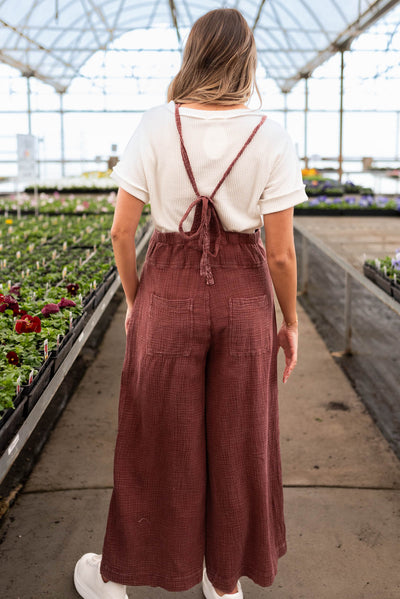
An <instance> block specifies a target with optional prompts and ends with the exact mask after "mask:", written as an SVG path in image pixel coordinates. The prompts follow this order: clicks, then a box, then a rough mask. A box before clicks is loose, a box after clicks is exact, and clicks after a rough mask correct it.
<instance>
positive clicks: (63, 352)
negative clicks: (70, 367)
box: [53, 331, 74, 374]
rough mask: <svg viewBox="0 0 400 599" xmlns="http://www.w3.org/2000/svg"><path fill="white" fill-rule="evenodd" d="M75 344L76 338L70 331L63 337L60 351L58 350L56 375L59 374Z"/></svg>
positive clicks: (55, 361) (55, 360) (55, 364)
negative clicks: (58, 371)
mask: <svg viewBox="0 0 400 599" xmlns="http://www.w3.org/2000/svg"><path fill="white" fill-rule="evenodd" d="M73 344H74V336H73V334H72V331H68V333H67V334H66V335H65V337H63V339H62V340H61V343H60V345H59V347H58V349H57V350H56V354H55V356H54V371H53V372H54V374H55V373H56V372H57V370H58V369H59V367H60V366H61V364H62V363H63V361H64V359H65V358H66V356H67V355H68V353H69V351H70V349H71V347H72V346H73Z"/></svg>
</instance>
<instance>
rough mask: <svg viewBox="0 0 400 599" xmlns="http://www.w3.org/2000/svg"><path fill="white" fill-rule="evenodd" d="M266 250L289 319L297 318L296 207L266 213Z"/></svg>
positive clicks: (275, 285)
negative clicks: (294, 210)
mask: <svg viewBox="0 0 400 599" xmlns="http://www.w3.org/2000/svg"><path fill="white" fill-rule="evenodd" d="M264 228H265V249H266V253H267V261H268V266H269V270H270V273H271V278H272V281H273V284H274V288H275V292H276V296H277V298H278V301H279V305H280V307H281V310H282V313H283V318H284V319H285V321H286V322H289V323H291V322H294V321H295V320H296V295H297V263H296V251H295V246H294V237H293V207H291V208H287V209H286V210H281V211H280V212H273V213H272V214H264Z"/></svg>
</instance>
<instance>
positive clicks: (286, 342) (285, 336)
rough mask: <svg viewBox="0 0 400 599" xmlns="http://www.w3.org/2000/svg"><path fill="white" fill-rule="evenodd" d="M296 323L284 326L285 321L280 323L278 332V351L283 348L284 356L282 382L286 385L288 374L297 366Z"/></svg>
mask: <svg viewBox="0 0 400 599" xmlns="http://www.w3.org/2000/svg"><path fill="white" fill-rule="evenodd" d="M298 334H299V331H298V323H296V324H291V325H290V326H289V327H288V326H286V323H285V321H283V322H282V324H281V328H280V329H279V332H278V349H279V347H282V348H283V351H284V354H285V361H286V366H285V370H284V372H283V382H284V383H286V381H287V380H288V378H289V376H290V373H291V372H292V370H293V368H294V367H295V366H296V364H297V345H298Z"/></svg>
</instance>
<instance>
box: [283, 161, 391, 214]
mask: <svg viewBox="0 0 400 599" xmlns="http://www.w3.org/2000/svg"><path fill="white" fill-rule="evenodd" d="M302 172H303V181H304V183H305V184H306V188H305V191H306V194H307V196H308V197H309V199H308V201H304V202H302V203H301V204H297V205H296V206H295V208H294V212H295V214H311V215H330V214H333V215H363V216H376V215H377V214H379V215H385V216H399V215H400V196H397V197H396V196H393V197H389V196H384V195H375V194H374V192H373V190H372V189H371V188H369V187H362V186H361V185H355V184H354V183H352V182H351V181H346V182H345V183H339V182H338V181H335V180H334V179H329V178H327V177H324V176H322V175H320V174H319V173H318V171H317V170H316V169H303V171H302Z"/></svg>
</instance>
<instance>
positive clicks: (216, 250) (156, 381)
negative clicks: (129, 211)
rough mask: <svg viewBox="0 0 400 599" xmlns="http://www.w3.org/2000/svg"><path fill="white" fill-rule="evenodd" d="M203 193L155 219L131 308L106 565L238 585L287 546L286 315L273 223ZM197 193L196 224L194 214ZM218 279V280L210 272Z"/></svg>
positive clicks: (149, 576)
mask: <svg viewBox="0 0 400 599" xmlns="http://www.w3.org/2000/svg"><path fill="white" fill-rule="evenodd" d="M175 117H176V124H177V128H178V132H179V135H180V139H181V152H182V157H183V161H184V164H185V167H186V170H187V173H188V175H189V178H190V181H191V183H192V186H193V189H194V191H195V194H196V199H195V200H194V201H193V202H192V203H191V204H190V206H189V207H188V209H187V211H186V213H185V214H184V216H183V217H182V220H181V221H180V224H179V231H178V232H161V231H158V230H154V232H153V234H152V237H151V239H150V243H149V247H148V251H147V255H146V259H145V263H144V265H143V269H142V273H141V277H140V281H139V286H138V290H137V294H136V298H135V302H134V307H133V314H132V317H131V318H130V319H129V321H128V330H127V337H126V352H125V360H124V364H123V369H122V375H121V391H120V399H119V408H118V434H117V439H116V446H115V456H114V487H113V492H112V497H111V502H110V507H109V514H108V521H107V528H106V534H105V538H104V545H103V551H102V562H101V573H102V574H103V575H104V577H106V578H108V579H110V580H112V581H114V582H119V583H121V584H126V585H128V586H136V585H139V586H160V587H162V588H164V589H166V590H168V591H183V590H187V589H190V588H191V587H193V586H194V585H196V584H198V583H199V582H201V580H202V575H203V558H205V564H206V567H207V574H208V576H209V579H210V581H211V582H212V584H213V585H214V586H215V587H217V588H219V589H221V590H222V591H225V592H227V593H229V592H231V590H232V589H233V588H234V587H235V585H236V583H237V580H238V579H239V578H240V577H241V576H248V577H249V578H251V579H252V580H253V581H254V582H255V583H257V584H259V585H261V586H269V585H271V584H272V582H273V580H274V577H275V575H276V573H277V561H278V558H279V557H280V556H282V555H284V554H285V553H286V538H285V535H286V531H285V522H284V512H283V489H282V474H281V456H280V445H279V419H278V379H277V352H278V345H277V326H276V315H275V306H274V297H273V286H272V280H271V277H270V273H269V269H268V263H267V261H266V252H265V249H264V245H263V243H262V240H261V235H260V229H256V230H255V232H254V233H240V232H232V231H225V230H224V229H223V227H222V224H221V221H220V219H219V217H218V214H217V211H216V208H215V204H214V201H213V197H214V195H215V193H216V191H217V190H218V189H219V187H220V185H221V184H222V183H223V181H224V179H225V177H226V176H227V175H228V174H229V172H230V169H231V168H232V167H233V165H234V163H235V162H236V160H237V159H238V158H239V157H240V155H241V153H242V152H243V151H244V149H245V148H246V146H247V145H248V143H250V141H251V139H252V138H253V136H254V135H255V133H256V132H257V130H258V128H259V127H260V126H261V125H262V123H263V122H264V120H265V118H266V117H262V119H261V121H260V123H259V124H258V125H257V127H256V128H255V129H254V131H253V132H252V134H251V136H250V137H249V139H248V140H247V141H246V143H245V144H244V146H243V148H242V149H241V150H240V152H239V154H238V155H237V157H236V158H235V160H234V161H233V162H232V163H231V165H230V166H229V168H228V169H227V171H226V172H225V174H224V176H223V177H222V179H221V181H220V182H219V183H218V185H217V187H216V188H215V190H214V192H213V193H212V194H211V196H210V197H206V196H202V195H200V193H199V191H198V188H197V185H196V181H195V178H194V176H193V172H192V169H191V166H190V162H189V159H188V155H187V152H186V149H185V146H184V142H183V138H182V127H181V121H180V115H179V105H176V112H175ZM194 206H196V211H195V216H194V220H193V225H192V227H191V230H190V231H188V232H185V231H184V230H183V227H182V224H183V222H184V220H185V219H186V217H187V215H188V214H189V212H190V210H191V209H192V208H193V207H194ZM205 283H206V284H205Z"/></svg>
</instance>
